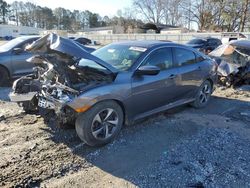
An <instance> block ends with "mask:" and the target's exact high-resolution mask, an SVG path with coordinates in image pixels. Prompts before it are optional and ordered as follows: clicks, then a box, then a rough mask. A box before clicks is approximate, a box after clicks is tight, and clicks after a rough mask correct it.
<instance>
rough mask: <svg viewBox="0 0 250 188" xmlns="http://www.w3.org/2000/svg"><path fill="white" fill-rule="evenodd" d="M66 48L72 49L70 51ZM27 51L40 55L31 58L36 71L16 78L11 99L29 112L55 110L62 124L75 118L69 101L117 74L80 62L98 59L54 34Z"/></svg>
mask: <svg viewBox="0 0 250 188" xmlns="http://www.w3.org/2000/svg"><path fill="white" fill-rule="evenodd" d="M67 48H69V49H70V50H71V51H69V52H68V51H67V50H68V49H67ZM77 50H78V51H79V52H78V53H77ZM27 51H31V52H33V53H35V54H37V55H34V56H33V57H32V58H30V59H28V61H29V62H30V63H33V64H34V65H35V68H34V74H32V75H28V76H24V77H21V78H20V79H18V80H16V81H15V82H14V84H13V91H14V92H13V93H11V94H10V98H11V100H12V101H15V102H18V104H19V105H21V106H22V107H23V109H24V110H25V111H26V112H28V113H29V112H38V111H39V113H40V114H41V115H43V114H48V113H49V112H53V113H55V115H56V117H57V118H58V122H59V123H62V124H64V123H66V122H70V121H73V120H74V118H75V117H74V115H75V114H76V113H75V111H74V110H73V109H71V108H70V107H68V106H67V103H68V102H70V101H72V100H73V99H74V98H76V97H77V96H79V95H80V94H81V93H83V92H85V91H87V90H88V89H90V88H93V87H96V86H99V85H101V84H108V83H110V82H112V81H113V80H114V78H115V74H114V73H113V72H111V71H109V70H108V69H105V68H103V69H98V68H93V67H91V66H81V65H80V64H79V62H80V61H81V59H82V58H84V57H86V58H87V59H88V60H92V59H93V60H92V61H95V57H93V56H92V55H91V54H88V52H86V51H84V50H83V49H81V47H80V46H78V45H77V44H75V43H74V42H72V41H70V40H67V39H64V38H61V37H59V36H57V35H55V34H50V35H47V36H45V37H43V38H41V39H39V40H38V41H36V42H34V43H33V44H31V45H30V46H28V47H27ZM67 52H68V53H67ZM71 52H72V53H71Z"/></svg>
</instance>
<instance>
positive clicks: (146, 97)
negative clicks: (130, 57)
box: [131, 47, 180, 114]
mask: <svg viewBox="0 0 250 188" xmlns="http://www.w3.org/2000/svg"><path fill="white" fill-rule="evenodd" d="M143 65H154V66H158V67H159V68H160V69H161V71H160V73H159V74H158V75H153V76H152V75H136V74H135V75H134V76H133V77H132V83H131V85H132V90H131V91H132V99H133V103H132V105H131V106H132V108H131V109H132V111H133V114H142V113H145V112H149V111H151V110H154V109H156V108H158V107H161V106H164V105H166V104H167V103H170V102H172V101H173V99H174V96H175V92H176V83H177V82H178V81H179V80H180V77H179V76H178V72H177V71H178V70H177V68H174V62H173V54H172V48H170V47H168V48H167V47H164V48H160V49H157V50H155V51H153V52H152V53H151V54H150V55H149V56H148V58H147V59H146V60H145V61H144V62H143V63H142V65H141V66H143Z"/></svg>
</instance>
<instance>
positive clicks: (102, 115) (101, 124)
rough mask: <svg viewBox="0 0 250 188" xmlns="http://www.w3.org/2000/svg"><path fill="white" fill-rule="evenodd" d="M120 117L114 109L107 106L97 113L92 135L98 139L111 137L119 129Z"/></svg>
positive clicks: (92, 126)
mask: <svg viewBox="0 0 250 188" xmlns="http://www.w3.org/2000/svg"><path fill="white" fill-rule="evenodd" d="M118 122H119V119H118V114H117V112H116V111H115V110H114V109H111V108H106V109H104V110H102V111H100V112H99V113H97V114H96V115H95V117H94V119H93V121H92V125H91V131H92V135H93V136H94V137H95V138H96V139H98V140H104V139H108V138H110V137H111V136H112V135H113V134H114V132H115V130H116V129H117V125H118Z"/></svg>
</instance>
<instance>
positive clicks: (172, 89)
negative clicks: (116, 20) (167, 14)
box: [10, 34, 217, 146]
mask: <svg viewBox="0 0 250 188" xmlns="http://www.w3.org/2000/svg"><path fill="white" fill-rule="evenodd" d="M28 50H30V51H33V52H39V53H40V54H43V55H40V56H39V57H34V58H33V59H31V60H30V61H31V62H33V63H35V64H36V65H37V66H40V68H39V69H38V73H37V74H36V75H35V76H33V77H23V78H21V79H19V80H18V81H16V82H15V83H14V87H13V88H14V92H13V93H12V94H11V95H10V97H11V99H12V101H16V102H18V103H19V104H20V105H22V106H23V107H24V109H25V110H26V111H27V112H28V111H36V110H39V112H41V110H42V111H44V110H45V111H46V110H47V111H48V112H52V113H53V117H57V122H58V123H59V124H64V123H67V122H75V127H76V131H77V134H78V136H79V137H80V138H81V139H82V140H83V141H84V142H86V143H87V144H88V145H90V146H100V145H103V144H107V143H109V142H110V141H112V140H113V139H114V138H115V137H116V136H117V135H118V133H119V132H120V130H121V128H122V126H123V125H124V124H129V123H131V122H133V121H135V120H138V119H141V118H144V117H147V116H149V115H152V114H155V113H158V112H161V111H164V110H167V109H170V108H173V107H176V106H179V105H183V104H187V103H190V104H192V105H193V106H194V107H196V108H201V107H204V106H206V105H207V103H208V101H209V99H210V96H211V93H212V91H213V86H214V85H215V82H216V79H217V74H216V68H217V65H216V63H215V62H214V61H213V60H212V59H210V58H209V57H207V56H205V55H204V54H202V53H200V52H198V51H196V50H195V49H192V48H189V47H187V46H184V45H180V44H176V43H172V42H162V41H129V42H118V43H113V44H110V45H107V46H104V47H102V48H100V49H98V50H96V51H94V52H93V53H92V54H89V53H87V52H85V51H84V50H82V49H81V47H80V46H79V45H77V44H76V43H73V42H72V41H70V40H68V39H65V38H61V37H59V36H57V35H54V34H52V35H50V36H46V37H44V38H42V39H40V40H38V41H37V42H35V43H34V44H33V45H31V46H30V47H29V48H28ZM24 86H25V87H24ZM48 114H49V113H46V116H47V117H48Z"/></svg>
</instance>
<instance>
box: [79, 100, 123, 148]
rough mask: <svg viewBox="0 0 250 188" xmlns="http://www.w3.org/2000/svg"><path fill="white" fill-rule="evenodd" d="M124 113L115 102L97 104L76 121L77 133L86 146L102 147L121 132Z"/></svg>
mask: <svg viewBox="0 0 250 188" xmlns="http://www.w3.org/2000/svg"><path fill="white" fill-rule="evenodd" d="M123 118H124V117H123V111H122V109H121V107H120V106H119V104H117V103H116V102H114V101H104V102H100V103H98V104H96V105H95V106H93V107H92V108H91V109H90V110H88V111H87V112H84V113H82V114H80V115H79V117H78V118H77V119H76V132H77V134H78V136H79V137H80V138H81V140H83V141H84V142H85V143H86V144H88V145H90V146H101V145H104V144H107V143H109V142H111V141H112V140H113V139H114V138H115V137H116V136H117V135H118V133H119V132H120V130H121V127H122V124H123Z"/></svg>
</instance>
